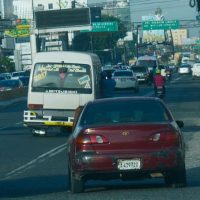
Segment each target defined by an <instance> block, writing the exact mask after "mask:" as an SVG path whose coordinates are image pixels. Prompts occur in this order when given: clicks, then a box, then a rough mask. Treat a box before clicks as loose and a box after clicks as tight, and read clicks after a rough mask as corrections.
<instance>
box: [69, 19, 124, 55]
mask: <svg viewBox="0 0 200 200" xmlns="http://www.w3.org/2000/svg"><path fill="white" fill-rule="evenodd" d="M107 21H117V22H118V31H116V32H98V33H96V32H86V33H79V34H77V35H76V36H75V37H74V39H73V50H76V51H92V52H95V53H97V54H98V55H99V56H100V58H102V57H104V59H109V58H105V57H107V56H108V52H111V54H114V51H115V49H116V46H117V41H118V40H119V39H120V38H124V37H125V36H126V32H127V30H126V27H125V26H124V24H123V23H122V21H121V20H120V19H119V18H116V17H114V16H108V15H103V16H102V17H101V22H107Z"/></svg>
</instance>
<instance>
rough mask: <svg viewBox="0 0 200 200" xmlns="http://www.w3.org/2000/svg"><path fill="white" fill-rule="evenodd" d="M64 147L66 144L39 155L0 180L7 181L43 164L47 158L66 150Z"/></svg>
mask: <svg viewBox="0 0 200 200" xmlns="http://www.w3.org/2000/svg"><path fill="white" fill-rule="evenodd" d="M66 146H67V143H65V144H62V145H60V146H58V147H56V148H54V149H52V150H50V151H48V152H46V153H44V154H41V155H40V156H38V157H37V158H35V159H33V160H31V161H29V162H28V163H26V164H24V165H22V166H20V167H18V168H16V169H14V170H12V171H11V172H9V173H7V174H6V175H5V176H4V177H3V178H1V180H6V179H9V178H12V177H14V176H17V175H19V174H22V173H24V172H25V171H27V170H29V169H31V168H33V167H35V166H36V165H37V164H39V163H42V162H45V161H46V160H47V159H48V158H50V157H53V156H56V155H57V154H59V153H60V152H62V151H64V150H66Z"/></svg>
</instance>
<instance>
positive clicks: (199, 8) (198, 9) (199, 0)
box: [197, 0, 200, 12]
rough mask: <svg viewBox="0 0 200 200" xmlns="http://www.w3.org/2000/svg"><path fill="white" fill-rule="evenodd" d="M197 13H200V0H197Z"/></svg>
mask: <svg viewBox="0 0 200 200" xmlns="http://www.w3.org/2000/svg"><path fill="white" fill-rule="evenodd" d="M197 11H198V12H199V11H200V0H197Z"/></svg>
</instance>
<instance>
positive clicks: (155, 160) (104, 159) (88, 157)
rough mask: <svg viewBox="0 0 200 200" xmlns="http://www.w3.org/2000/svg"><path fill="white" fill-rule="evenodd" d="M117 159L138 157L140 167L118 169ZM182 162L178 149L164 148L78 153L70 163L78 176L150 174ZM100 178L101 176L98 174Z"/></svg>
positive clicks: (173, 167) (171, 167)
mask: <svg viewBox="0 0 200 200" xmlns="http://www.w3.org/2000/svg"><path fill="white" fill-rule="evenodd" d="M119 159H125V160H129V159H139V160H140V161H141V168H140V169H133V170H132V169H129V170H119V169H118V160H119ZM182 162H184V154H183V153H182V151H179V150H174V149H173V150H172V149H169V150H165V151H157V152H155V151H154V152H151V153H145V154H139V153H138V154H135V155H133V154H132V155H131V154H129V155H116V154H115V155H100V154H98V155H97V154H96V153H94V154H93V153H81V154H78V155H77V156H76V157H75V159H74V163H72V168H73V171H75V172H76V173H79V174H80V176H84V175H89V174H104V173H105V174H108V176H109V174H113V175H112V176H119V175H120V174H123V173H124V174H132V175H133V176H150V174H151V173H153V172H154V173H155V172H156V173H163V172H164V171H169V170H172V169H175V168H177V167H178V166H179V165H180V163H182ZM100 178H101V176H100Z"/></svg>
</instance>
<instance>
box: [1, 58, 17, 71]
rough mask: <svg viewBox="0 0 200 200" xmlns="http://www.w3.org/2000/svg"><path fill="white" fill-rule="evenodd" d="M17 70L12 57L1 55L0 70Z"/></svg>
mask: <svg viewBox="0 0 200 200" xmlns="http://www.w3.org/2000/svg"><path fill="white" fill-rule="evenodd" d="M13 71H15V64H14V62H13V60H12V59H10V58H9V57H6V56H2V57H0V72H1V73H3V72H13Z"/></svg>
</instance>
